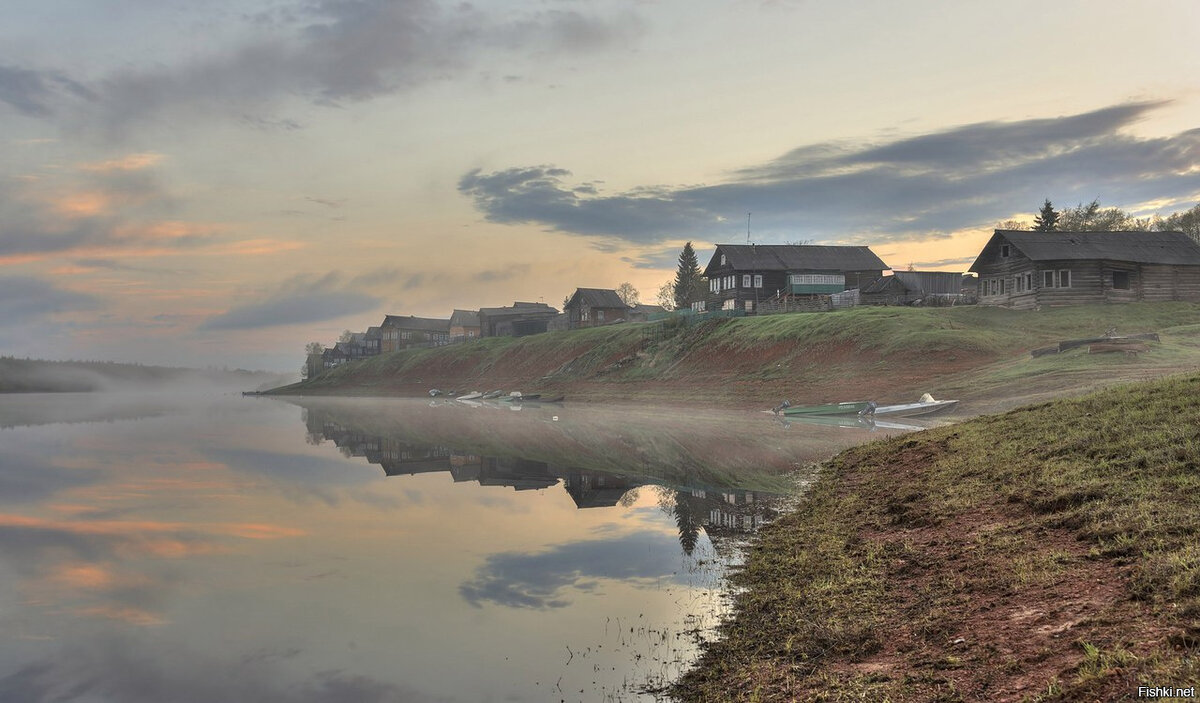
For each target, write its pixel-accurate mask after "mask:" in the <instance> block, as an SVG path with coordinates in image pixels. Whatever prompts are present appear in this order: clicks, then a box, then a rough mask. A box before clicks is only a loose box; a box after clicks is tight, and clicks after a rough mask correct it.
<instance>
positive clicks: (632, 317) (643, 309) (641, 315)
mask: <svg viewBox="0 0 1200 703" xmlns="http://www.w3.org/2000/svg"><path fill="white" fill-rule="evenodd" d="M666 314H667V309H666V308H664V307H663V306H661V305H651V304H649V303H638V304H637V305H634V306H633V308H632V309H630V311H629V315H628V320H629V321H630V322H646V321H647V320H649V319H650V318H651V317H654V316H662V315H666Z"/></svg>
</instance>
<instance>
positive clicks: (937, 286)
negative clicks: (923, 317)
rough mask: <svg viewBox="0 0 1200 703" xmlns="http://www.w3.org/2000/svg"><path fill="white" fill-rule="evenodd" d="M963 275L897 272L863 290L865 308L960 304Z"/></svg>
mask: <svg viewBox="0 0 1200 703" xmlns="http://www.w3.org/2000/svg"><path fill="white" fill-rule="evenodd" d="M961 296H962V274H961V273H955V272H945V271H896V272H895V273H894V274H892V275H891V276H884V277H883V278H880V279H879V280H877V281H873V282H872V283H869V284H868V285H866V286H865V287H863V288H862V289H861V297H860V302H861V303H862V304H863V305H910V304H912V303H914V302H916V301H918V300H929V299H945V300H947V301H951V300H958V299H960V298H961Z"/></svg>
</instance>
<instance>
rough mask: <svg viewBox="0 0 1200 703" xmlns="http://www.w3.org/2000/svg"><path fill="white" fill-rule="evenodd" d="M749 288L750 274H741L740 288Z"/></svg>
mask: <svg viewBox="0 0 1200 703" xmlns="http://www.w3.org/2000/svg"><path fill="white" fill-rule="evenodd" d="M749 287H750V274H748V273H745V274H742V288H749Z"/></svg>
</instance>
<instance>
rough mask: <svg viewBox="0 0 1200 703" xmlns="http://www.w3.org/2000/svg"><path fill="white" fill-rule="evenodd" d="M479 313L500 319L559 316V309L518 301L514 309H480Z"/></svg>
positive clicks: (513, 306)
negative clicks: (512, 316)
mask: <svg viewBox="0 0 1200 703" xmlns="http://www.w3.org/2000/svg"><path fill="white" fill-rule="evenodd" d="M479 312H480V313H481V314H484V315H489V316H491V317H500V316H503V315H538V314H550V315H557V314H558V309H557V308H552V307H550V306H549V305H547V304H545V303H522V302H520V301H517V302H515V303H513V304H512V307H503V308H479Z"/></svg>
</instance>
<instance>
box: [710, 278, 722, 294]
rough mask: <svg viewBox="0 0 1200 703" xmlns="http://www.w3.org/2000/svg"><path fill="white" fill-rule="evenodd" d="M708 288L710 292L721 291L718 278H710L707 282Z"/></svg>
mask: <svg viewBox="0 0 1200 703" xmlns="http://www.w3.org/2000/svg"><path fill="white" fill-rule="evenodd" d="M708 290H709V292H710V293H720V292H721V281H720V279H716V278H713V279H710V280H709V282H708Z"/></svg>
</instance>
